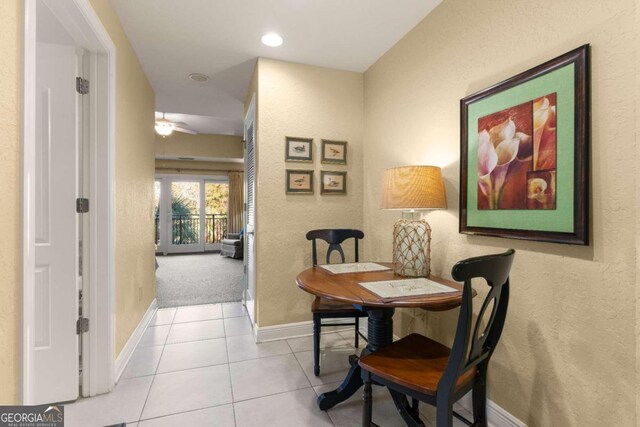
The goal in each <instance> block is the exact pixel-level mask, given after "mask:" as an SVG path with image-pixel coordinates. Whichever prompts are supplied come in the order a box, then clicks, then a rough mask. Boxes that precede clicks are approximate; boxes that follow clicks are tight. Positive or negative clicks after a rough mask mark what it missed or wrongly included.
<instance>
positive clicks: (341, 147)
mask: <svg viewBox="0 0 640 427" xmlns="http://www.w3.org/2000/svg"><path fill="white" fill-rule="evenodd" d="M321 162H322V163H328V164H334V165H346V164H347V142H346V141H330V140H328V139H323V140H322V158H321Z"/></svg>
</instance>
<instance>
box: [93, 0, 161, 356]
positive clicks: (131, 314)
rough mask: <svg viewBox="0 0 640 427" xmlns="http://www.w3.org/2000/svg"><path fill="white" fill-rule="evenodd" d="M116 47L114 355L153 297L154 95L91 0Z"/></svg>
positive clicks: (102, 8) (118, 30)
mask: <svg viewBox="0 0 640 427" xmlns="http://www.w3.org/2000/svg"><path fill="white" fill-rule="evenodd" d="M91 4H92V5H93V7H94V9H95V10H96V12H97V14H98V16H99V18H100V20H101V21H102V23H103V25H104V26H105V28H106V29H107V31H108V32H109V35H110V36H111V39H112V40H113V42H114V44H115V45H116V50H117V53H116V66H117V69H116V329H115V335H116V345H115V351H116V355H118V354H119V353H120V350H122V347H123V346H124V345H125V343H126V342H127V340H128V339H129V336H131V333H132V332H133V330H134V329H135V327H136V326H137V325H138V322H139V321H140V319H142V316H143V315H144V313H145V311H146V310H147V308H148V307H149V304H150V303H151V301H152V300H153V298H154V297H155V264H154V232H155V230H154V225H153V224H154V219H153V218H154V211H153V177H154V172H155V164H154V141H155V136H154V134H155V132H154V130H153V123H154V120H155V119H154V110H155V95H154V93H153V89H152V88H151V85H150V84H149V81H148V80H147V77H146V75H145V74H144V71H143V70H142V67H141V65H140V62H139V61H138V58H137V56H136V54H135V52H134V51H133V49H132V47H131V45H130V44H129V40H128V39H127V36H126V35H125V33H124V31H123V29H122V26H121V25H120V21H119V20H118V17H117V15H116V14H115V12H114V10H113V9H112V8H111V4H110V3H109V1H108V0H91Z"/></svg>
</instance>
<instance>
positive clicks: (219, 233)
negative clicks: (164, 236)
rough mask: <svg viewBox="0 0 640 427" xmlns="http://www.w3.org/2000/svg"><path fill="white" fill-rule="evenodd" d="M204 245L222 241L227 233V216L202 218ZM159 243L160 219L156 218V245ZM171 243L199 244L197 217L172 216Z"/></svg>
mask: <svg viewBox="0 0 640 427" xmlns="http://www.w3.org/2000/svg"><path fill="white" fill-rule="evenodd" d="M204 226H205V228H204V238H205V240H204V241H205V243H207V244H213V243H219V242H220V241H222V239H223V237H224V235H225V233H226V232H227V216H226V215H219V214H207V215H205V217H204ZM158 242H160V217H158V216H156V244H158ZM171 242H172V243H173V244H174V245H192V244H197V243H199V242H200V216H199V215H173V217H172V218H171Z"/></svg>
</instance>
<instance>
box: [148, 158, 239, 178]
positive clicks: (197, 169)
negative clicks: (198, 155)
mask: <svg viewBox="0 0 640 427" xmlns="http://www.w3.org/2000/svg"><path fill="white" fill-rule="evenodd" d="M230 170H239V171H241V170H244V163H226V162H198V161H189V160H156V173H166V174H183V175H197V174H203V175H221V172H226V171H230ZM222 175H224V173H222Z"/></svg>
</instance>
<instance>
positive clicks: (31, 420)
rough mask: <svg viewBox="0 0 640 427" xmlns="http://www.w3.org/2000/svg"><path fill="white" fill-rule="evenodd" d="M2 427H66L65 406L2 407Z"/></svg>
mask: <svg viewBox="0 0 640 427" xmlns="http://www.w3.org/2000/svg"><path fill="white" fill-rule="evenodd" d="M0 427H64V406H62V405H60V406H50V405H39V406H0Z"/></svg>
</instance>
